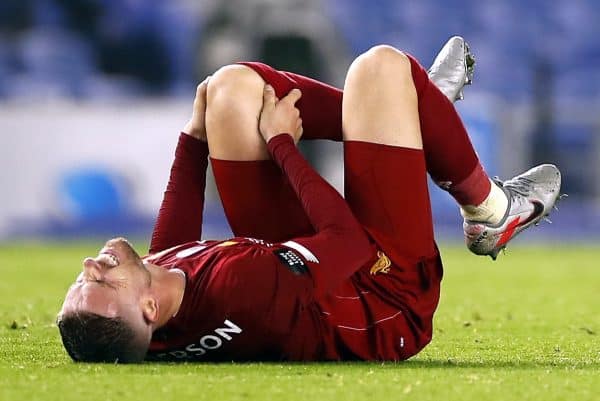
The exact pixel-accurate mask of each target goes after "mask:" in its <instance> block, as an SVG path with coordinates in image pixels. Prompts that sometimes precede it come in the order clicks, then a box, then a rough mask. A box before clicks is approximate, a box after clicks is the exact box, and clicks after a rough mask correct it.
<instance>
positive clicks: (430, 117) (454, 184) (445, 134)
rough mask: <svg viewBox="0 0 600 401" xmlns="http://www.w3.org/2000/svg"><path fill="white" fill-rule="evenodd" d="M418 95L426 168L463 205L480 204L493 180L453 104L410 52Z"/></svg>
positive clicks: (441, 186)
mask: <svg viewBox="0 0 600 401" xmlns="http://www.w3.org/2000/svg"><path fill="white" fill-rule="evenodd" d="M409 59H410V64H411V69H412V76H413V81H414V83H415V87H416V89H417V96H418V98H419V121H420V122H421V135H422V136H423V150H424V151H425V160H426V162H427V171H428V172H429V175H431V178H433V180H434V181H435V182H436V183H437V184H438V186H439V187H440V188H442V189H444V190H446V191H448V192H449V193H450V194H451V195H452V196H453V197H454V199H456V201H457V202H458V203H459V204H461V205H479V204H480V203H481V202H483V201H484V200H485V198H486V197H487V195H488V194H489V193H490V188H491V183H490V180H489V178H488V175H487V173H486V172H485V170H484V169H483V166H482V165H481V163H480V162H479V158H478V157H477V154H476V153H475V149H473V145H472V144H471V140H470V139H469V135H468V133H467V130H466V129H465V126H464V125H463V123H462V121H461V119H460V117H459V115H458V113H457V112H456V109H455V108H454V105H453V104H452V102H450V100H448V98H447V97H446V96H445V95H444V94H443V93H442V92H441V91H440V90H439V89H438V88H437V86H435V84H434V83H433V82H431V81H430V80H429V77H428V76H427V71H425V69H424V68H423V67H422V66H421V65H420V64H419V62H418V61H417V60H415V59H414V58H413V57H411V56H409Z"/></svg>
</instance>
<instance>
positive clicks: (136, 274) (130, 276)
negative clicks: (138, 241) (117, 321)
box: [61, 238, 151, 324]
mask: <svg viewBox="0 0 600 401" xmlns="http://www.w3.org/2000/svg"><path fill="white" fill-rule="evenodd" d="M150 283H151V277H150V272H149V271H148V270H147V269H146V267H145V266H144V263H143V262H142V259H141V258H140V256H139V255H138V254H137V252H136V251H135V250H134V249H133V248H132V246H131V245H130V244H129V242H128V241H127V240H126V239H124V238H114V239H111V240H109V241H108V242H107V243H106V244H105V245H104V247H103V248H102V249H100V252H99V253H98V256H96V257H95V258H91V257H87V258H85V259H84V260H83V271H82V272H81V274H79V276H78V277H77V280H76V281H75V283H74V284H73V285H71V287H70V288H69V290H68V292H67V296H66V298H65V301H64V303H63V307H62V310H61V313H67V312H70V311H87V312H92V313H96V314H99V315H102V316H106V317H117V316H119V317H121V318H124V319H126V320H128V321H131V322H133V323H137V324H142V323H143V321H144V320H143V314H142V310H141V305H140V303H141V299H142V295H143V294H144V293H145V291H146V292H147V290H148V289H149V288H150Z"/></svg>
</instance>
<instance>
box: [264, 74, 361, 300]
mask: <svg viewBox="0 0 600 401" xmlns="http://www.w3.org/2000/svg"><path fill="white" fill-rule="evenodd" d="M300 96H301V94H300V91H299V90H297V89H295V90H292V91H291V92H290V93H289V94H288V95H287V96H286V97H284V98H283V99H281V100H280V101H278V100H277V98H276V97H275V93H274V92H273V90H272V88H270V87H269V86H267V87H266V88H265V95H264V103H263V110H262V112H261V121H260V130H261V134H262V135H263V137H264V139H265V141H266V142H267V146H268V149H269V152H270V153H271V155H272V157H273V160H275V162H276V163H277V164H278V165H279V166H280V168H281V169H282V170H283V172H284V173H285V174H286V176H287V177H288V179H289V182H290V183H291V185H292V187H293V188H294V191H295V192H296V195H297V196H298V198H299V199H300V201H301V203H302V207H303V208H304V211H305V212H306V214H307V216H308V218H309V220H310V222H311V224H312V225H313V228H314V229H315V231H316V234H315V235H314V236H312V237H308V238H299V239H294V241H295V242H297V243H301V244H302V245H303V246H304V247H305V248H306V249H308V250H309V251H310V252H312V253H313V254H314V255H315V257H316V259H317V260H318V263H311V264H310V274H311V276H312V278H313V283H314V286H315V290H316V291H317V292H321V293H322V292H325V291H327V290H329V289H332V288H334V287H337V286H338V285H339V284H341V282H342V281H343V280H345V279H346V278H348V277H349V276H351V275H352V274H353V273H354V272H355V271H356V270H358V269H359V268H360V267H361V266H363V265H364V264H365V263H366V262H367V261H368V260H369V259H370V258H371V257H372V248H371V246H370V243H369V240H368V238H367V235H366V234H365V232H364V230H363V228H362V226H361V225H360V223H359V222H358V221H357V220H356V218H355V217H354V215H353V214H352V211H351V210H350V208H349V207H348V205H347V203H346V202H345V200H344V199H343V198H342V197H341V196H340V194H339V193H338V192H337V191H336V190H335V189H334V188H333V187H332V186H331V185H329V184H328V183H327V182H326V181H325V180H324V179H323V178H322V177H321V176H320V175H319V174H317V172H316V171H315V170H314V169H313V168H312V167H311V166H310V165H309V164H308V162H307V161H306V160H305V159H304V158H303V157H302V155H301V154H300V152H299V151H298V149H297V148H296V146H295V144H294V142H297V140H298V139H299V138H300V136H301V134H302V120H301V119H300V117H299V112H298V110H297V109H296V108H295V107H294V103H295V102H296V101H297V100H298V99H299V98H300ZM288 133H292V134H288ZM282 224H285V222H282Z"/></svg>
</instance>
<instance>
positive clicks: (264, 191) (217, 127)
mask: <svg viewBox="0 0 600 401" xmlns="http://www.w3.org/2000/svg"><path fill="white" fill-rule="evenodd" d="M264 85H265V82H264V80H263V79H262V78H261V77H260V75H258V74H257V73H256V72H254V71H253V70H252V69H250V68H248V67H245V66H241V65H234V66H228V67H224V68H222V69H220V70H219V71H217V72H216V73H215V74H214V75H213V76H212V77H211V79H210V81H209V85H208V91H207V107H206V130H207V137H208V145H209V150H210V157H211V165H212V169H213V174H214V176H215V182H216V186H217V190H218V191H219V194H220V197H221V201H222V203H223V208H224V210H225V215H226V216H227V219H228V221H229V224H230V226H231V229H232V231H233V233H234V235H236V236H244V237H255V238H260V239H264V240H267V241H272V242H278V241H282V240H286V239H289V238H291V237H295V236H304V235H309V234H311V233H312V232H313V230H312V227H311V225H310V223H309V221H308V219H307V218H306V215H305V213H304V211H303V209H302V206H301V204H300V202H299V201H298V198H297V197H296V195H295V193H294V191H293V190H292V188H291V186H290V185H289V183H288V182H287V180H286V178H285V177H284V175H283V174H282V173H281V171H280V169H279V168H278V167H277V165H275V163H273V161H272V160H270V157H269V154H268V151H267V149H266V146H265V143H264V140H263V139H262V137H261V136H260V133H259V132H258V119H259V115H260V111H261V109H262V99H263V89H264Z"/></svg>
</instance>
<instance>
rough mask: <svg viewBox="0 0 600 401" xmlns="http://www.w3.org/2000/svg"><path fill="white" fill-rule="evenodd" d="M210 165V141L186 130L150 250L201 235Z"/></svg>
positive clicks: (180, 140)
mask: <svg viewBox="0 0 600 401" xmlns="http://www.w3.org/2000/svg"><path fill="white" fill-rule="evenodd" d="M207 167H208V145H207V144H206V142H202V141H199V140H197V139H195V138H193V137H191V136H189V135H186V134H184V133H182V134H181V135H180V136H179V141H178V143H177V148H176V150H175V160H174V161H173V165H172V167H171V175H170V177H169V183H168V184H167V189H166V191H165V194H164V197H163V201H162V204H161V206H160V211H159V213H158V218H157V220H156V225H155V226H154V231H153V232H152V241H151V243H150V253H156V252H159V251H161V250H163V249H167V248H170V247H172V246H175V245H179V244H182V243H184V242H189V241H195V240H198V239H200V236H201V234H202V212H203V209H204V189H205V186H206V168H207Z"/></svg>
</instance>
